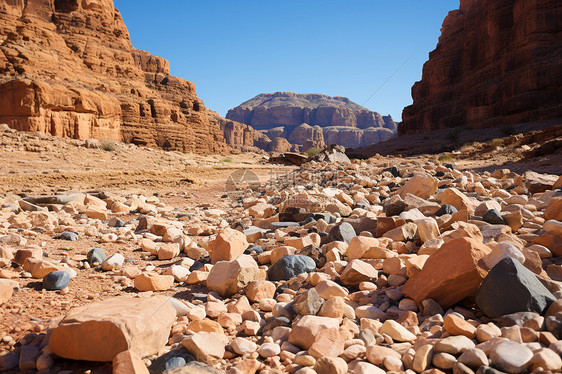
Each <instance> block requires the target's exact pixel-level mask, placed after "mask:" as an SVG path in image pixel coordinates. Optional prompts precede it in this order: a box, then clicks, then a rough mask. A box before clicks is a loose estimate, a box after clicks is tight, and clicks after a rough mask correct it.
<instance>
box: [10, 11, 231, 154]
mask: <svg viewBox="0 0 562 374" xmlns="http://www.w3.org/2000/svg"><path fill="white" fill-rule="evenodd" d="M0 38H1V39H2V43H1V44H0V123H7V124H8V125H9V126H10V127H12V128H15V129H18V130H25V131H41V132H44V133H49V134H52V135H56V136H62V137H70V138H75V139H87V138H96V139H107V140H121V141H125V142H131V143H135V144H141V145H147V146H153V147H161V148H163V149H167V150H176V151H181V152H197V153H210V152H213V153H215V152H223V151H226V150H227V149H228V146H227V144H226V142H225V139H224V136H223V131H222V130H221V125H222V124H223V123H222V121H224V119H221V117H219V116H218V115H216V113H214V112H211V111H209V110H208V109H207V108H205V106H204V104H203V102H202V101H201V100H200V99H199V98H198V97H197V95H196V92H195V86H194V84H193V83H191V82H189V81H186V80H184V79H181V78H177V77H174V76H171V75H170V74H169V72H170V71H169V64H168V61H166V60H165V59H163V58H161V57H157V56H153V55H151V54H150V53H148V52H145V51H141V50H137V49H135V48H133V47H132V45H131V41H130V38H129V33H128V30H127V28H126V26H125V24H124V22H123V19H122V18H121V15H120V13H119V11H118V10H117V9H115V7H114V4H113V1H112V0H0ZM233 139H236V137H233ZM238 140H239V139H238ZM233 145H234V146H235V147H239V146H241V145H240V144H237V143H235V144H233Z"/></svg>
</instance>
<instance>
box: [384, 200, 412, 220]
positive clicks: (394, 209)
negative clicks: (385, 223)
mask: <svg viewBox="0 0 562 374" xmlns="http://www.w3.org/2000/svg"><path fill="white" fill-rule="evenodd" d="M382 206H383V209H384V213H385V214H386V216H387V217H392V216H398V215H400V213H402V212H403V211H405V210H406V208H407V207H408V204H406V203H405V202H404V200H402V199H401V198H400V196H398V195H394V196H392V197H391V198H390V199H386V200H385V201H383V203H382Z"/></svg>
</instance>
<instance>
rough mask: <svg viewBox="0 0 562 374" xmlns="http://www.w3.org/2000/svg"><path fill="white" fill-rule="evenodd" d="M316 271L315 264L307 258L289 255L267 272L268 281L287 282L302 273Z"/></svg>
mask: <svg viewBox="0 0 562 374" xmlns="http://www.w3.org/2000/svg"><path fill="white" fill-rule="evenodd" d="M315 269H316V262H314V260H313V259H311V258H310V257H307V256H300V255H289V256H284V257H281V258H280V259H279V260H277V262H275V263H274V264H273V265H271V267H270V268H269V270H268V271H267V276H268V279H269V280H270V281H281V280H289V279H291V278H293V277H294V276H296V275H299V274H302V273H310V272H311V271H314V270H315Z"/></svg>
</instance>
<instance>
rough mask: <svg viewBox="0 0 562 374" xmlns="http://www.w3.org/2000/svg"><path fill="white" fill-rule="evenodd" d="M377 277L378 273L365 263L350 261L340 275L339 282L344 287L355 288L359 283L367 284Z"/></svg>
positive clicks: (356, 260)
mask: <svg viewBox="0 0 562 374" xmlns="http://www.w3.org/2000/svg"><path fill="white" fill-rule="evenodd" d="M377 277H378V271H377V270H376V269H375V268H374V267H373V266H371V265H370V264H368V263H366V262H365V261H361V260H358V259H355V260H351V261H349V262H348V263H347V265H346V267H345V268H344V269H343V272H342V273H341V275H340V281H341V283H342V284H343V285H345V286H352V287H355V286H357V285H359V284H360V283H361V282H369V281H371V280H373V279H376V278H377Z"/></svg>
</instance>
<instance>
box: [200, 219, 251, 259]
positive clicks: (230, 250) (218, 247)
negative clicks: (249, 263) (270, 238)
mask: <svg viewBox="0 0 562 374" xmlns="http://www.w3.org/2000/svg"><path fill="white" fill-rule="evenodd" d="M246 248H248V241H247V240H246V235H244V233H242V232H240V231H238V230H234V229H231V228H226V229H223V230H221V231H220V232H219V233H218V234H217V237H216V238H215V239H214V240H213V241H211V242H210V243H209V255H210V257H211V262H212V263H213V264H215V263H217V261H232V260H234V259H236V257H238V256H240V255H241V254H242V253H244V251H245V250H246Z"/></svg>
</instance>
